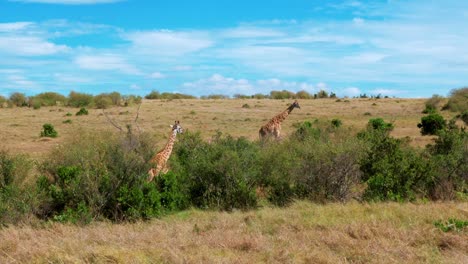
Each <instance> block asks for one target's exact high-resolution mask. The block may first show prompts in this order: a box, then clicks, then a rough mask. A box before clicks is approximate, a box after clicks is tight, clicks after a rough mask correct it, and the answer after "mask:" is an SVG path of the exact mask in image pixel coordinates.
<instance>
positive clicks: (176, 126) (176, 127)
mask: <svg viewBox="0 0 468 264" xmlns="http://www.w3.org/2000/svg"><path fill="white" fill-rule="evenodd" d="M171 128H172V132H173V133H175V134H178V133H183V132H184V129H183V128H182V127H181V126H180V122H179V121H175V123H174V125H171Z"/></svg>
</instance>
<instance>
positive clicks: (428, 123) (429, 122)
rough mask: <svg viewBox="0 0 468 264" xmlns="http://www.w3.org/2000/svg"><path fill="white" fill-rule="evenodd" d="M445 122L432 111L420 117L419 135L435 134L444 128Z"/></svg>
mask: <svg viewBox="0 0 468 264" xmlns="http://www.w3.org/2000/svg"><path fill="white" fill-rule="evenodd" d="M446 126H447V122H446V121H445V119H444V117H442V116H441V115H439V114H437V113H434V114H430V115H428V116H424V117H422V118H421V123H419V124H418V128H420V129H421V135H435V134H436V133H437V132H438V131H440V130H443V129H445V127H446Z"/></svg>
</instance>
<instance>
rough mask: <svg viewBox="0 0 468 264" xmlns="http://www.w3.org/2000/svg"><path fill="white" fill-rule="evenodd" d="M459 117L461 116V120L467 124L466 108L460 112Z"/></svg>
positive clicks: (467, 112)
mask: <svg viewBox="0 0 468 264" xmlns="http://www.w3.org/2000/svg"><path fill="white" fill-rule="evenodd" d="M460 118H461V120H463V122H464V123H465V125H467V126H468V110H466V111H464V112H463V113H461V115H460Z"/></svg>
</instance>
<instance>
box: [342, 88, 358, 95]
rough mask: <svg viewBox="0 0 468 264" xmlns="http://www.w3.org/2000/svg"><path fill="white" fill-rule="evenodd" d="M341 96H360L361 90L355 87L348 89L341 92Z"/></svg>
mask: <svg viewBox="0 0 468 264" xmlns="http://www.w3.org/2000/svg"><path fill="white" fill-rule="evenodd" d="M341 94H342V95H343V96H358V95H360V94H361V90H359V88H357V87H348V88H345V89H343V90H341Z"/></svg>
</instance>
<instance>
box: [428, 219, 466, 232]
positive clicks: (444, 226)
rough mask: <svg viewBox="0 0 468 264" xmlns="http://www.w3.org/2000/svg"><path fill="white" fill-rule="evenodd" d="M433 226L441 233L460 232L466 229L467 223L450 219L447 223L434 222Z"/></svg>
mask: <svg viewBox="0 0 468 264" xmlns="http://www.w3.org/2000/svg"><path fill="white" fill-rule="evenodd" d="M434 226H435V227H437V228H439V229H440V230H442V231H443V232H450V231H454V232H461V231H463V230H465V229H466V228H468V221H464V220H460V219H456V218H450V219H449V220H447V221H444V222H442V221H441V220H438V221H435V222H434Z"/></svg>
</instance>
